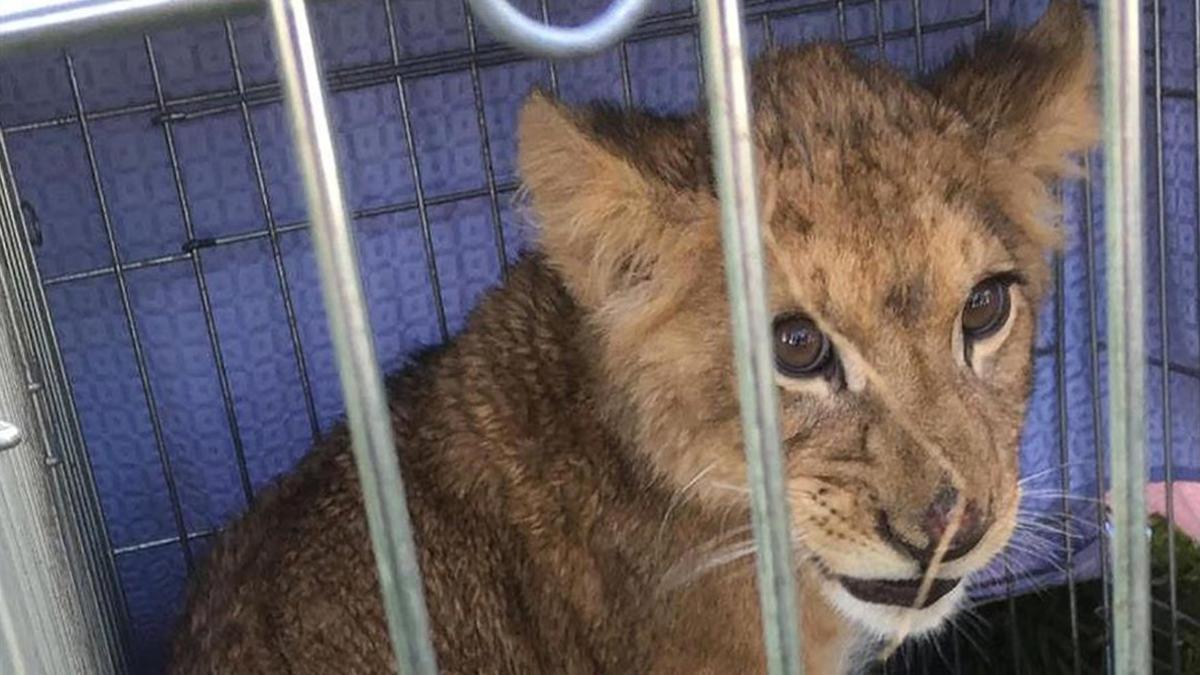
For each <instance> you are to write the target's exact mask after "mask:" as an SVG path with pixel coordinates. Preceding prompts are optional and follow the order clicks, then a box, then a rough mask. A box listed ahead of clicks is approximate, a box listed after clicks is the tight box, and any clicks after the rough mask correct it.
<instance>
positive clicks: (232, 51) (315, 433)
mask: <svg viewBox="0 0 1200 675" xmlns="http://www.w3.org/2000/svg"><path fill="white" fill-rule="evenodd" d="M225 42H226V47H227V48H228V49H229V61H230V64H231V65H232V66H233V78H234V84H235V85H236V86H237V92H238V103H239V105H238V108H239V109H240V110H241V113H242V124H243V125H244V126H245V127H246V141H247V143H248V144H249V146H250V162H251V164H252V166H253V167H254V182H255V187H257V188H258V201H259V204H260V205H261V206H262V210H263V218H265V219H266V221H267V241H268V242H270V247H271V260H272V261H273V262H274V263H275V279H276V280H277V281H278V282H279V294H280V296H281V297H282V299H283V311H284V315H285V316H286V317H287V323H288V335H289V336H290V337H291V339H292V358H293V359H294V360H295V362H296V374H297V375H298V376H299V377H300V388H301V389H303V390H304V391H303V395H304V410H305V412H306V413H307V414H308V426H309V431H310V432H311V434H312V437H313V440H316V439H317V438H318V437H319V436H320V435H321V423H320V419H319V418H318V417H317V404H316V401H315V400H314V398H313V388H312V381H311V380H310V379H309V376H308V360H307V359H306V358H305V356H304V344H303V341H302V340H301V339H300V324H299V323H298V322H297V321H296V305H295V302H293V300H292V285H291V282H289V281H288V278H287V269H285V267H284V264H283V250H282V249H281V248H280V246H279V223H278V222H277V221H276V220H275V211H274V209H272V207H271V195H270V194H268V193H267V179H266V175H265V174H264V173H263V168H262V158H261V156H260V154H259V151H258V133H257V132H255V131H254V119H253V118H252V117H251V115H250V105H249V103H248V102H247V99H246V76H245V75H244V74H243V73H242V61H241V56H240V55H239V54H238V48H237V40H236V39H234V34H233V24H232V23H230V21H229V20H228V19H226V20H225Z"/></svg>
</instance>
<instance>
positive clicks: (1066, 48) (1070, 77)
mask: <svg viewBox="0 0 1200 675" xmlns="http://www.w3.org/2000/svg"><path fill="white" fill-rule="evenodd" d="M930 86H931V88H932V90H933V91H934V93H935V94H936V95H937V96H939V97H940V98H941V99H942V100H943V101H944V102H946V103H948V104H950V105H952V106H954V107H956V108H957V109H959V110H960V111H961V112H962V113H963V115H965V116H966V118H967V120H968V121H969V122H970V123H971V124H973V125H975V127H976V128H978V129H979V130H980V131H981V132H982V133H983V134H984V137H985V139H986V142H987V147H988V151H989V153H990V154H991V155H992V156H993V157H996V158H997V159H1001V160H1007V161H1009V162H1012V163H1015V164H1016V165H1018V166H1021V167H1023V168H1025V169H1027V170H1029V171H1032V172H1033V173H1034V174H1036V175H1037V176H1038V177H1040V178H1042V179H1043V180H1053V179H1056V178H1059V177H1061V176H1063V175H1065V174H1067V173H1069V172H1070V171H1071V169H1072V167H1071V164H1070V163H1069V162H1068V157H1069V156H1070V155H1071V154H1074V153H1078V152H1082V151H1084V150H1087V149H1088V148H1090V147H1091V146H1092V145H1093V144H1094V143H1095V141H1096V138H1097V134H1098V131H1099V126H1100V118H1099V111H1098V107H1097V96H1096V95H1097V86H1096V40H1095V36H1094V34H1093V32H1092V28H1091V25H1090V23H1089V22H1088V18H1087V15H1086V14H1085V12H1084V9H1083V7H1082V6H1081V5H1080V4H1079V2H1078V1H1077V0H1054V2H1052V3H1051V5H1050V8H1049V9H1048V10H1047V11H1046V14H1045V15H1044V16H1043V17H1042V18H1041V19H1040V20H1039V21H1038V22H1037V23H1036V24H1034V25H1033V26H1032V27H1031V28H1028V29H1026V30H1024V31H1020V32H1008V33H1000V34H996V35H991V36H988V37H985V38H984V39H983V40H981V41H980V42H979V44H978V45H977V46H976V47H975V48H974V50H972V51H971V52H969V53H965V54H961V55H959V56H958V57H957V58H956V59H954V60H953V61H951V62H950V63H949V64H948V65H947V66H946V67H945V68H944V69H943V70H942V71H941V72H939V73H938V74H937V75H935V76H934V78H933V80H932V82H931V85H930Z"/></svg>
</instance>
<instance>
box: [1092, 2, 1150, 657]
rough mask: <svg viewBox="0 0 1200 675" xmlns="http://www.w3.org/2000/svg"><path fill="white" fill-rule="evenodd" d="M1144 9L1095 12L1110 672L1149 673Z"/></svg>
mask: <svg viewBox="0 0 1200 675" xmlns="http://www.w3.org/2000/svg"><path fill="white" fill-rule="evenodd" d="M1140 5H1141V3H1140V2H1138V1H1137V0H1108V2H1105V3H1102V4H1101V24H1100V26H1101V35H1102V44H1103V47H1104V49H1103V57H1104V59H1103V61H1104V146H1105V160H1106V162H1107V170H1106V171H1105V175H1104V178H1105V181H1104V194H1105V210H1104V214H1105V241H1104V245H1105V256H1106V261H1107V266H1108V279H1107V281H1108V289H1107V290H1108V294H1107V302H1108V362H1109V369H1108V383H1109V387H1108V392H1109V399H1108V410H1109V418H1108V419H1109V448H1110V452H1111V461H1112V474H1111V475H1112V497H1113V526H1114V532H1113V538H1112V555H1113V661H1114V663H1113V669H1114V671H1115V672H1117V673H1122V674H1124V673H1130V674H1131V675H1132V674H1136V673H1148V672H1150V644H1151V643H1150V588H1149V586H1150V546H1149V542H1148V541H1147V538H1146V495H1145V485H1146V479H1147V471H1146V407H1145V405H1146V381H1145V374H1146V373H1145V370H1146V351H1145V318H1146V317H1145V307H1144V303H1145V297H1146V296H1145V293H1144V283H1145V280H1144V278H1143V267H1142V248H1143V243H1142V199H1143V196H1142V156H1141V152H1142V110H1141V106H1142V63H1141V57H1142V52H1141V19H1142V17H1141V7H1140Z"/></svg>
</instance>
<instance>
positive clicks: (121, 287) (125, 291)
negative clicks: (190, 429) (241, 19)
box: [64, 54, 195, 571]
mask: <svg viewBox="0 0 1200 675" xmlns="http://www.w3.org/2000/svg"><path fill="white" fill-rule="evenodd" d="M64 58H65V61H66V68H67V78H68V80H69V81H70V85H71V96H72V98H73V99H74V103H75V110H76V114H77V115H78V116H79V131H80V134H81V135H82V137H83V146H84V150H85V152H86V154H87V161H88V168H89V170H90V172H91V179H92V188H93V189H94V190H95V193H96V201H97V203H98V204H99V206H100V220H101V222H103V224H104V236H105V239H106V242H107V244H108V252H109V255H110V256H111V258H112V265H113V273H114V276H115V278H116V281H117V292H118V294H119V295H120V298H121V311H122V313H123V314H124V318H125V328H126V329H127V330H128V331H129V340H130V344H131V345H132V347H133V358H134V362H135V363H136V364H137V373H138V380H139V381H140V383H141V386H142V395H143V396H145V398H146V411H147V412H148V413H149V415H150V428H151V430H152V432H153V434H154V447H155V449H156V450H157V452H158V461H159V464H160V468H161V469H162V474H163V482H164V483H165V485H166V488H167V500H168V501H169V502H170V507H171V517H172V519H173V521H174V525H175V530H176V534H177V535H178V536H179V543H180V546H181V547H182V549H183V561H184V564H185V565H186V566H187V569H188V570H189V571H190V570H191V569H192V568H193V567H194V566H195V560H194V559H193V556H192V547H191V544H190V543H189V542H188V536H187V524H186V522H185V521H184V517H183V504H182V503H181V502H180V498H179V488H178V486H176V485H175V473H174V471H173V469H172V468H171V455H170V452H169V451H168V450H167V441H166V437H165V436H164V434H163V429H162V420H161V419H159V415H158V403H157V401H156V400H155V397H154V388H153V386H151V383H150V372H149V369H148V367H147V364H146V353H145V350H144V349H143V348H142V339H141V335H140V334H139V332H138V328H137V321H136V320H135V318H134V316H133V304H132V302H131V301H130V299H129V286H128V283H127V282H126V279H125V273H124V272H123V271H122V270H121V253H120V250H119V249H118V247H117V236H116V232H115V231H114V228H113V222H112V216H111V215H110V214H109V211H108V199H107V198H106V197H105V194H104V184H103V182H102V181H101V179H100V165H99V164H98V163H97V161H96V148H95V146H94V145H93V143H92V131H91V127H90V126H89V124H88V121H87V116H86V115H85V114H84V108H83V97H82V96H81V95H80V93H79V78H78V77H77V76H76V74H75V62H74V60H73V59H72V57H71V55H70V54H67V55H66V56H65V57H64Z"/></svg>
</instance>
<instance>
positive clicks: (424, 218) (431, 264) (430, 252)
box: [383, 0, 450, 342]
mask: <svg viewBox="0 0 1200 675" xmlns="http://www.w3.org/2000/svg"><path fill="white" fill-rule="evenodd" d="M383 11H384V16H385V17H386V18H387V24H388V46H389V48H390V49H391V55H392V65H393V66H396V67H398V66H399V65H400V42H399V41H398V40H397V39H396V21H395V17H394V16H393V15H392V3H391V1H390V0H388V1H387V2H385V3H384V5H383ZM395 82H396V96H397V98H398V102H399V105H400V118H401V119H400V121H401V123H402V124H403V125H404V143H405V148H406V149H407V150H408V170H409V171H411V172H412V179H413V197H414V198H415V199H416V202H417V218H418V220H419V221H420V224H421V243H422V244H423V245H424V247H425V273H426V275H427V276H428V277H429V283H430V285H432V286H433V288H432V289H431V292H432V293H433V310H434V313H435V314H437V322H438V331H439V334H440V335H441V337H442V341H443V342H445V341H446V340H448V339H450V328H449V326H448V324H447V323H446V304H445V302H444V301H443V299H442V280H441V277H440V276H439V275H438V265H437V251H435V250H434V247H433V230H432V229H431V227H430V225H429V207H428V205H427V204H426V203H425V182H424V180H422V178H421V160H420V159H418V158H417V139H416V138H415V137H414V136H413V130H412V115H411V114H409V108H408V88H407V87H406V86H405V84H404V78H403V77H402V76H401V75H400V74H399V73H397V74H396V78H395Z"/></svg>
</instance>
